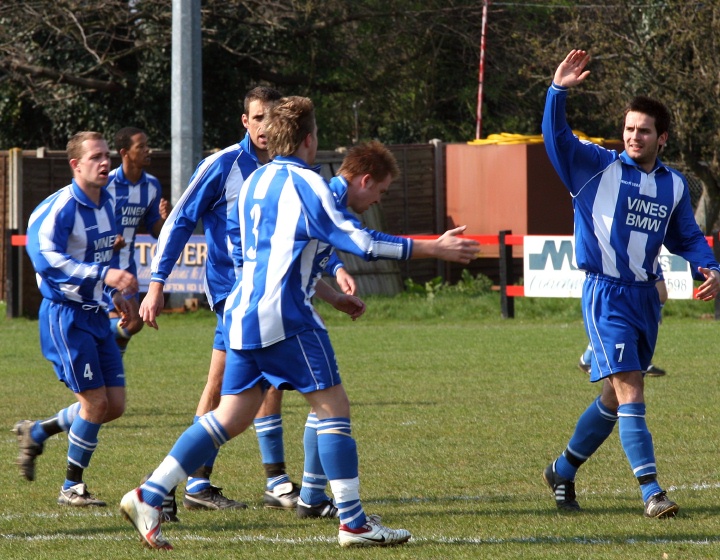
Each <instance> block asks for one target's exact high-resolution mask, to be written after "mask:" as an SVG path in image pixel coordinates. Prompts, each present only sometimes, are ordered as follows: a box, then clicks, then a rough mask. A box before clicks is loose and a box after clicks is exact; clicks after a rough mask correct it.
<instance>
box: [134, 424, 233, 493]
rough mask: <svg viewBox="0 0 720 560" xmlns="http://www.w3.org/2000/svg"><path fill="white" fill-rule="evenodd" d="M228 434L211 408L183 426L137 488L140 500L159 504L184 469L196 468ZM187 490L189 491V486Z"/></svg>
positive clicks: (182, 475) (213, 452)
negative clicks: (167, 451)
mask: <svg viewBox="0 0 720 560" xmlns="http://www.w3.org/2000/svg"><path fill="white" fill-rule="evenodd" d="M228 439H229V437H228V434H227V432H226V431H225V429H224V428H223V427H222V426H221V425H220V423H219V422H218V421H217V420H216V419H215V415H214V413H212V412H208V413H207V414H205V415H204V416H201V417H200V418H199V419H198V421H197V422H195V423H194V424H193V425H192V426H190V427H189V428H188V429H187V430H185V431H184V432H183V433H182V434H181V435H180V437H179V438H178V440H177V441H176V442H175V445H174V446H173V448H172V449H171V450H170V453H169V454H168V456H167V457H165V459H164V460H163V462H162V463H161V464H160V466H159V467H158V468H157V469H155V471H153V474H152V475H151V476H150V478H149V479H148V480H147V481H146V482H145V484H143V485H142V486H141V487H140V488H141V489H142V495H143V500H144V501H145V502H147V503H148V504H150V505H151V506H155V507H160V506H162V501H163V498H164V497H165V496H166V495H167V493H168V492H169V491H170V490H171V489H172V488H174V487H175V486H177V485H178V483H180V482H181V481H182V479H183V478H185V477H187V473H193V472H195V471H196V470H197V469H198V468H199V467H201V466H202V465H203V464H204V463H205V462H206V461H207V459H208V457H210V456H211V455H213V454H217V450H218V449H219V448H220V446H221V445H223V444H225V443H227V442H228ZM188 491H190V490H189V489H188Z"/></svg>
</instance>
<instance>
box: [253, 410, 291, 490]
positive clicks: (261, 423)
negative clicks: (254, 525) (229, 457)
mask: <svg viewBox="0 0 720 560" xmlns="http://www.w3.org/2000/svg"><path fill="white" fill-rule="evenodd" d="M253 425H254V427H255V434H256V435H257V439H258V445H259V446H260V456H261V457H262V463H263V465H264V466H265V471H266V475H267V481H266V485H265V486H266V488H267V489H268V490H272V489H273V488H275V487H276V486H277V485H278V484H284V483H285V482H290V477H289V476H288V475H287V474H286V473H285V446H284V444H283V426H282V416H281V415H280V414H271V415H269V416H263V417H262V418H255V420H254V421H253Z"/></svg>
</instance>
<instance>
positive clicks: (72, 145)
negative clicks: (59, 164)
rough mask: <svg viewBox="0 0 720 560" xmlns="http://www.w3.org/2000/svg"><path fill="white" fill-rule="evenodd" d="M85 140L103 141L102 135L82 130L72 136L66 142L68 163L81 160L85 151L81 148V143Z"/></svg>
mask: <svg viewBox="0 0 720 560" xmlns="http://www.w3.org/2000/svg"><path fill="white" fill-rule="evenodd" d="M85 140H105V138H104V137H103V135H102V133H100V132H94V131H92V130H83V131H82V132H78V133H77V134H74V135H73V136H72V138H70V140H68V143H67V147H66V148H65V150H66V151H67V158H68V161H70V160H71V159H82V157H83V154H84V153H85V149H84V148H83V142H85Z"/></svg>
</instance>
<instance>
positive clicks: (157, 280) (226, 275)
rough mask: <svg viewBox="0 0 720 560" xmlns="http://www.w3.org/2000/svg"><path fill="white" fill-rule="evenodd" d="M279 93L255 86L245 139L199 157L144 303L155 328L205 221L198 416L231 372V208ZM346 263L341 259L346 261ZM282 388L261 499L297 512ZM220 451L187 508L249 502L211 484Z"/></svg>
mask: <svg viewBox="0 0 720 560" xmlns="http://www.w3.org/2000/svg"><path fill="white" fill-rule="evenodd" d="M280 97H281V95H280V93H278V92H277V91H275V90H274V89H271V88H267V87H256V88H254V89H252V90H250V91H249V92H248V93H247V95H246V96H245V99H244V113H243V115H242V123H243V126H244V127H245V128H246V129H247V133H246V135H245V138H244V139H243V140H242V141H241V142H240V143H238V144H233V145H232V146H229V147H227V148H225V149H224V150H222V151H220V152H218V153H216V154H213V155H212V156H210V157H208V158H206V159H205V160H203V161H201V162H200V164H199V165H198V167H197V170H196V171H195V174H194V175H193V177H192V178H191V179H190V184H189V185H188V188H187V189H186V190H185V192H184V193H183V195H182V197H181V198H180V200H179V201H178V203H177V206H176V207H175V208H174V209H173V211H172V212H171V213H170V216H169V217H168V220H167V222H166V224H165V226H164V227H163V229H162V231H161V232H160V236H159V239H158V244H157V250H156V253H155V257H154V258H153V261H152V265H151V269H152V271H151V281H150V285H149V287H148V293H147V295H146V296H145V298H144V299H143V301H142V304H141V305H140V316H141V318H142V319H143V320H144V321H145V322H146V323H147V324H148V325H150V326H151V327H153V328H156V329H157V328H158V325H157V321H156V318H157V315H158V314H159V313H160V311H161V310H162V308H163V306H164V301H165V300H164V296H163V285H164V283H165V281H166V279H167V277H168V276H169V275H170V272H172V269H173V267H174V265H175V262H176V261H177V259H178V257H179V256H180V254H181V253H182V250H183V248H184V246H185V243H186V242H187V240H188V238H189V237H190V235H191V234H192V233H193V231H194V229H195V227H196V225H197V224H198V222H199V221H201V220H202V223H203V228H204V230H205V239H206V240H207V247H208V254H207V259H208V260H207V265H206V267H205V271H206V283H205V291H206V294H207V297H208V302H209V303H210V306H211V308H212V309H213V310H214V311H215V312H216V314H217V317H218V322H217V328H216V331H215V339H214V343H213V351H212V357H211V359H210V369H209V372H208V378H207V382H206V385H205V388H204V389H203V393H202V395H201V397H200V402H199V403H198V406H197V410H196V413H195V421H197V420H198V419H199V418H200V417H201V416H202V415H203V414H205V413H207V412H209V411H211V410H213V409H214V408H215V407H216V406H217V405H218V402H219V400H220V387H221V385H222V380H223V372H224V371H225V356H226V349H225V342H224V339H223V335H222V323H223V309H224V306H225V299H226V298H227V296H228V294H229V293H230V291H231V290H232V287H233V285H234V283H235V278H236V274H237V273H238V270H239V269H238V266H239V264H237V265H236V264H235V263H234V262H233V256H232V248H231V247H230V244H229V242H228V224H227V219H228V213H229V211H230V208H231V206H232V204H233V203H234V202H235V200H236V199H237V196H238V193H239V191H240V186H241V185H242V183H243V181H244V180H245V179H246V178H247V177H248V176H249V175H250V173H252V172H253V171H255V170H256V169H257V168H258V167H260V166H262V165H264V164H266V163H267V162H268V161H269V159H270V156H269V154H268V152H267V140H266V137H265V132H264V129H263V126H262V122H263V118H264V116H265V114H266V112H267V111H268V109H269V108H270V106H271V105H272V104H273V103H274V102H275V101H277V100H278V99H280ZM341 264H342V263H340V265H341ZM340 265H336V266H335V267H334V268H333V272H334V273H335V274H337V279H338V281H339V282H340V284H341V286H343V289H345V290H346V291H353V290H354V280H353V279H352V277H350V276H349V275H347V274H346V273H345V271H344V269H340ZM281 408H282V391H277V390H275V389H274V388H273V389H272V390H270V391H269V392H268V394H267V395H266V398H265V401H264V402H263V405H262V407H261V408H260V410H259V411H258V416H257V418H256V419H255V431H256V434H257V437H258V443H259V446H260V453H261V457H262V462H263V466H264V468H265V472H266V487H265V493H264V495H263V502H264V504H265V505H266V507H271V508H280V509H292V510H294V509H295V507H296V504H297V497H298V495H299V489H298V488H297V486H296V485H295V484H294V483H293V482H292V481H291V480H290V478H289V476H288V475H287V472H286V470H285V457H284V445H283V428H282V417H281ZM216 456H217V453H214V454H212V456H210V457H208V459H207V461H206V462H205V463H204V464H202V465H200V466H199V467H198V469H196V470H195V471H193V472H191V473H189V474H190V477H189V479H188V481H187V485H186V487H185V495H184V497H183V505H184V506H185V507H186V508H189V509H238V508H245V507H246V504H244V503H242V502H239V501H236V500H231V499H228V498H227V497H225V496H224V495H223V494H222V492H221V489H220V488H218V487H216V486H213V485H212V484H211V483H210V476H211V474H212V470H213V466H214V463H215V459H216ZM164 509H165V513H166V515H168V516H169V517H170V519H173V520H174V519H176V515H175V512H176V511H177V505H176V504H175V501H174V493H170V494H169V495H168V498H167V500H166V502H165V506H164Z"/></svg>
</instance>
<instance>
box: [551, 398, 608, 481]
mask: <svg viewBox="0 0 720 560" xmlns="http://www.w3.org/2000/svg"><path fill="white" fill-rule="evenodd" d="M617 419H618V417H617V416H616V415H615V414H613V413H612V411H610V410H609V409H608V408H607V407H606V406H605V405H603V404H602V403H601V402H600V397H598V398H597V399H595V400H594V401H593V402H592V403H591V404H590V406H588V407H587V409H586V410H585V412H583V413H582V415H581V416H580V418H579V419H578V422H577V425H576V426H575V433H573V435H572V437H571V438H570V441H569V442H568V446H567V449H565V451H563V454H562V455H560V457H558V459H557V461H556V462H555V471H556V472H557V473H558V474H559V475H560V476H561V477H563V478H566V479H568V480H575V473H577V471H578V469H579V468H580V466H581V465H582V464H583V463H584V462H585V461H587V460H588V459H589V458H590V456H591V455H592V454H593V453H595V451H597V450H598V448H599V447H600V446H601V445H602V444H603V442H604V441H605V440H606V439H607V438H608V436H609V435H610V434H611V433H612V431H613V428H615V423H616V422H617Z"/></svg>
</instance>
